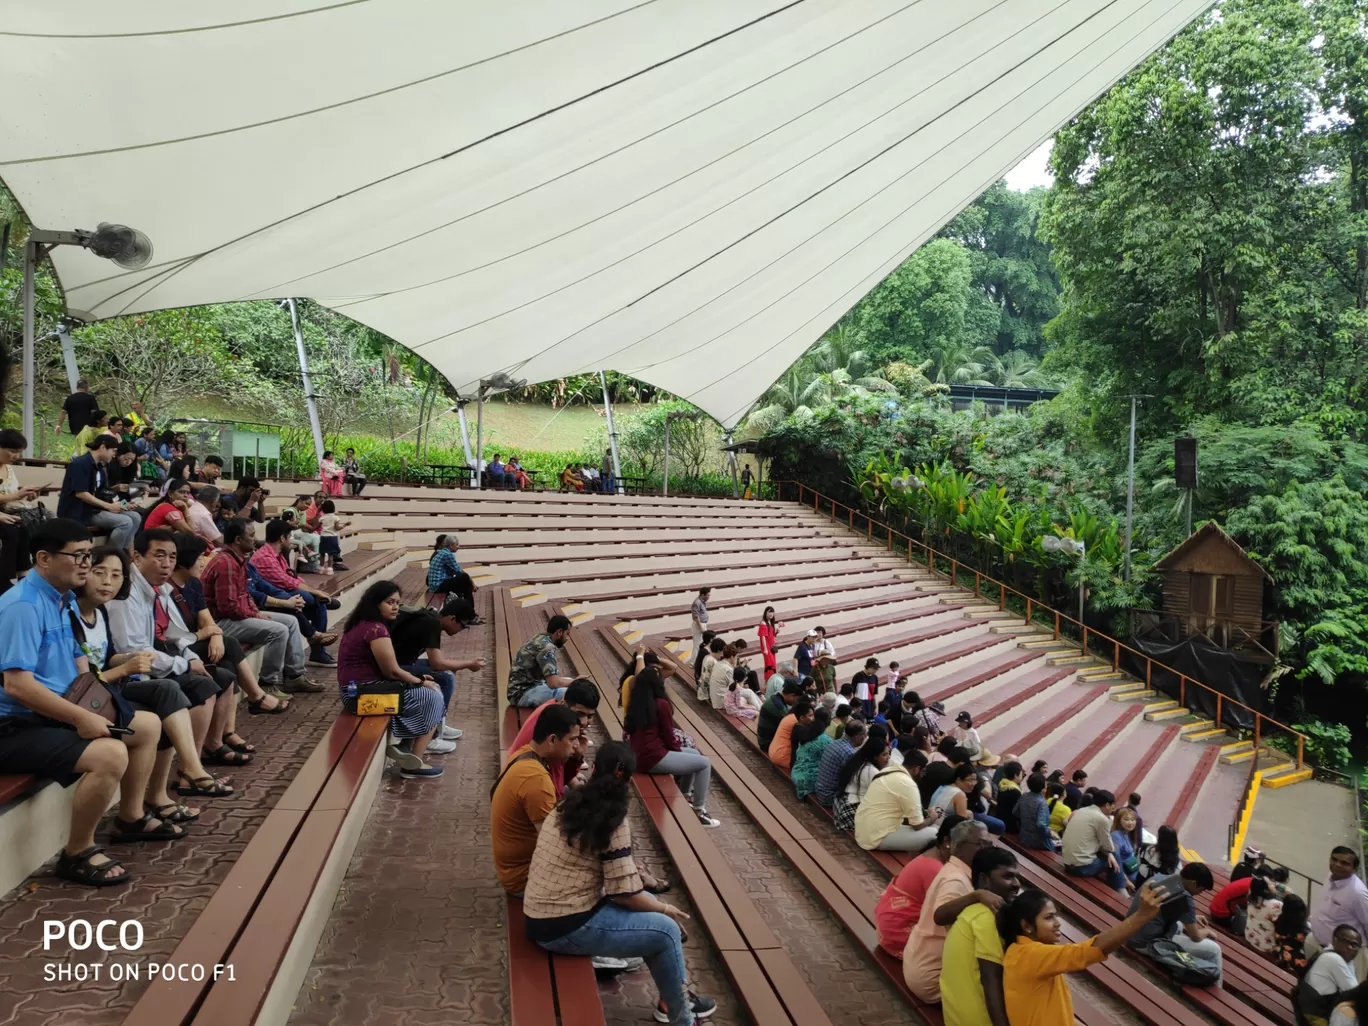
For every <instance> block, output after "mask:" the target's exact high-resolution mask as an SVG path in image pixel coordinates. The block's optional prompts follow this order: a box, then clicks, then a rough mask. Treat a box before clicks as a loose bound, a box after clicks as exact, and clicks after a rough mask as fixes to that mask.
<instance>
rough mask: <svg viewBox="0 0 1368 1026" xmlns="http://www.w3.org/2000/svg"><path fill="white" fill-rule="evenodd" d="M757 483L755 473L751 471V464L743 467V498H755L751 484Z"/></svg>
mask: <svg viewBox="0 0 1368 1026" xmlns="http://www.w3.org/2000/svg"><path fill="white" fill-rule="evenodd" d="M753 484H755V475H754V474H752V473H751V468H750V464H746V466H744V467H742V468H741V487H742V488H743V489H744V491H742V493H741V498H743V499H746V500H750V499H753V498H755V496H754V495H753V494H752V492H751V486H752V485H753Z"/></svg>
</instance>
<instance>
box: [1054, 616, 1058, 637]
mask: <svg viewBox="0 0 1368 1026" xmlns="http://www.w3.org/2000/svg"><path fill="white" fill-rule="evenodd" d="M1054 639H1055V641H1058V640H1059V610H1057V609H1056V610H1055V636H1054Z"/></svg>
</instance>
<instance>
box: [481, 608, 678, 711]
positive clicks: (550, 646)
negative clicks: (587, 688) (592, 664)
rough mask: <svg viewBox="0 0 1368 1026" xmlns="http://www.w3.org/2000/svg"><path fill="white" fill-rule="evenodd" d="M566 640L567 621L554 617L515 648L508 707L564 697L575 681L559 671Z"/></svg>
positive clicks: (567, 632) (529, 706)
mask: <svg viewBox="0 0 1368 1026" xmlns="http://www.w3.org/2000/svg"><path fill="white" fill-rule="evenodd" d="M569 637H570V620H569V618H568V617H565V616H560V615H556V616H553V617H551V619H550V620H548V621H547V622H546V630H545V631H544V632H543V633H541V634H538V635H536V636H535V637H533V638H532V639H531V640H530V641H528V642H527V643H526V644H525V645H523V647H522V648H520V649H518V651H517V653H516V654H515V655H514V656H513V665H512V667H511V668H510V669H509V671H508V704H509V705H511V706H515V707H517V708H520V709H535V708H536V707H537V706H539V705H541V704H542V703H543V702H545V701H548V700H549V699H552V698H562V697H563V696H564V695H565V689H566V688H568V687H569V686H570V685H571V684H573V683H574V682H575V678H573V677H567V676H565V675H564V674H563V673H561V672H560V665H559V663H558V661H557V653H559V652H560V650H561V649H562V648H564V647H565V642H566V640H567V639H569ZM657 676H659V675H658V674H657ZM661 686H662V687H663V686H664V685H663V684H662V685H661Z"/></svg>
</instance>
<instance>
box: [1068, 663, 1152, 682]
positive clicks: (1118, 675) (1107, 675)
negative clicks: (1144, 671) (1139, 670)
mask: <svg viewBox="0 0 1368 1026" xmlns="http://www.w3.org/2000/svg"><path fill="white" fill-rule="evenodd" d="M1078 679H1079V680H1081V681H1082V682H1083V683H1085V684H1120V683H1131V684H1138V683H1139V682H1138V681H1136V680H1135V678H1133V677H1131V676H1130V674H1128V673H1123V672H1121V671H1120V670H1113V669H1112V668H1111V667H1110V666H1099V667H1098V668H1097V669H1095V670H1080V671H1079V674H1078ZM1142 686H1143V685H1142Z"/></svg>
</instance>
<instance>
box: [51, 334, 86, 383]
mask: <svg viewBox="0 0 1368 1026" xmlns="http://www.w3.org/2000/svg"><path fill="white" fill-rule="evenodd" d="M57 338H58V339H59V340H60V341H61V343H62V363H63V364H64V365H65V366H66V376H67V384H68V385H70V386H71V390H72V391H73V392H74V391H76V382H78V381H80V380H81V372H80V370H79V369H78V368H77V366H76V343H75V341H74V340H73V339H72V337H71V332H69V331H67V329H66V327H65V326H63V327H59V328H58V329H57Z"/></svg>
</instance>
